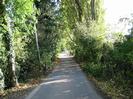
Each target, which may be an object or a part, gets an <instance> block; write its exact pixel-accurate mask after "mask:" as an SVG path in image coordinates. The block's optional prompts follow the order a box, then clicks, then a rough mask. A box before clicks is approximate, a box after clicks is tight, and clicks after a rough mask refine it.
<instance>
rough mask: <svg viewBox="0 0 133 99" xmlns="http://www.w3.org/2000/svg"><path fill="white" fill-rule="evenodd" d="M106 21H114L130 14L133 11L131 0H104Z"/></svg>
mask: <svg viewBox="0 0 133 99" xmlns="http://www.w3.org/2000/svg"><path fill="white" fill-rule="evenodd" d="M104 8H105V13H106V18H105V20H106V22H107V23H114V22H116V21H118V19H119V18H120V17H126V16H130V14H131V13H133V0H104Z"/></svg>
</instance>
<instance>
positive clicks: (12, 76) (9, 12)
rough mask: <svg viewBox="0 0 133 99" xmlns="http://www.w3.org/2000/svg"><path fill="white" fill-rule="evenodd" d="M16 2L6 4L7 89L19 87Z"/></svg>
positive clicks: (11, 1) (11, 0)
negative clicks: (15, 24) (15, 21)
mask: <svg viewBox="0 0 133 99" xmlns="http://www.w3.org/2000/svg"><path fill="white" fill-rule="evenodd" d="M13 6H14V0H9V1H7V2H6V6H5V8H6V23H7V31H8V32H7V34H6V36H7V43H6V49H7V51H8V66H7V78H8V80H7V81H6V83H7V84H6V85H7V87H13V86H16V85H18V80H17V76H16V64H15V52H14V41H13V40H14V39H13V38H14V30H13V26H14V20H13V17H14V13H13Z"/></svg>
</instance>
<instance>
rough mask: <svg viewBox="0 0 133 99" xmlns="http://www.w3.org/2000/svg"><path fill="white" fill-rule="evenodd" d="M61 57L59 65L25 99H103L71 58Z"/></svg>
mask: <svg viewBox="0 0 133 99" xmlns="http://www.w3.org/2000/svg"><path fill="white" fill-rule="evenodd" d="M62 56H64V58H61V64H60V65H59V66H57V67H56V68H55V69H54V70H53V72H52V73H51V74H50V75H49V76H48V78H47V80H45V81H44V83H42V84H41V85H40V86H38V87H37V88H36V89H35V90H33V91H32V92H31V93H30V94H29V96H28V97H26V99H103V98H102V97H101V96H100V95H99V94H98V93H97V92H96V91H95V89H94V88H93V86H92V84H91V83H90V82H89V81H88V80H87V78H86V77H85V75H84V73H83V72H82V71H81V69H80V68H79V66H78V64H77V63H75V61H74V60H73V59H72V57H68V56H67V55H66V54H62V55H61V57H62Z"/></svg>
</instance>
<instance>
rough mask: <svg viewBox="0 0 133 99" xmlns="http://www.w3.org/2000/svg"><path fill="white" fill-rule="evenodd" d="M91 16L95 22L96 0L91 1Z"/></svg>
mask: <svg viewBox="0 0 133 99" xmlns="http://www.w3.org/2000/svg"><path fill="white" fill-rule="evenodd" d="M91 15H92V19H93V20H95V19H96V18H95V0H91Z"/></svg>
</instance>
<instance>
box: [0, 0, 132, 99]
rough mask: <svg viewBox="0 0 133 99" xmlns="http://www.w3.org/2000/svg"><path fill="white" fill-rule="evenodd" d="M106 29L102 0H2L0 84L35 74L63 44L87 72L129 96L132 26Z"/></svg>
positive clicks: (46, 64) (15, 81)
mask: <svg viewBox="0 0 133 99" xmlns="http://www.w3.org/2000/svg"><path fill="white" fill-rule="evenodd" d="M131 22H132V21H131ZM106 28H107V27H106V26H105V24H104V9H103V0H82V1H81V0H61V1H60V0H5V1H4V0H1V1H0V69H1V71H0V74H1V75H0V81H1V82H0V83H1V84H2V85H1V87H13V86H15V85H18V81H19V82H21V81H26V80H27V79H30V78H37V77H40V76H41V75H42V74H43V73H44V72H46V71H47V69H49V68H50V66H52V62H53V61H54V60H55V58H56V55H57V53H58V52H59V51H61V50H62V49H65V48H66V49H68V50H69V51H70V52H71V54H73V55H74V56H75V59H76V60H77V62H79V63H81V65H82V67H83V69H84V70H85V71H86V72H87V73H89V74H90V75H92V76H94V77H96V79H98V80H100V81H104V82H109V84H110V85H109V86H111V87H112V86H113V87H115V88H117V89H118V91H119V90H120V93H122V94H123V95H124V96H123V97H124V98H131V97H133V96H132V95H133V92H132V88H133V85H132V83H133V31H132V30H133V29H131V34H130V35H128V36H125V35H123V33H108V31H106ZM110 35H111V36H110ZM2 72H3V74H4V75H2ZM4 82H5V83H4ZM3 83H4V84H3ZM4 85H5V86H4ZM107 88H108V87H107ZM109 91H110V90H109Z"/></svg>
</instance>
